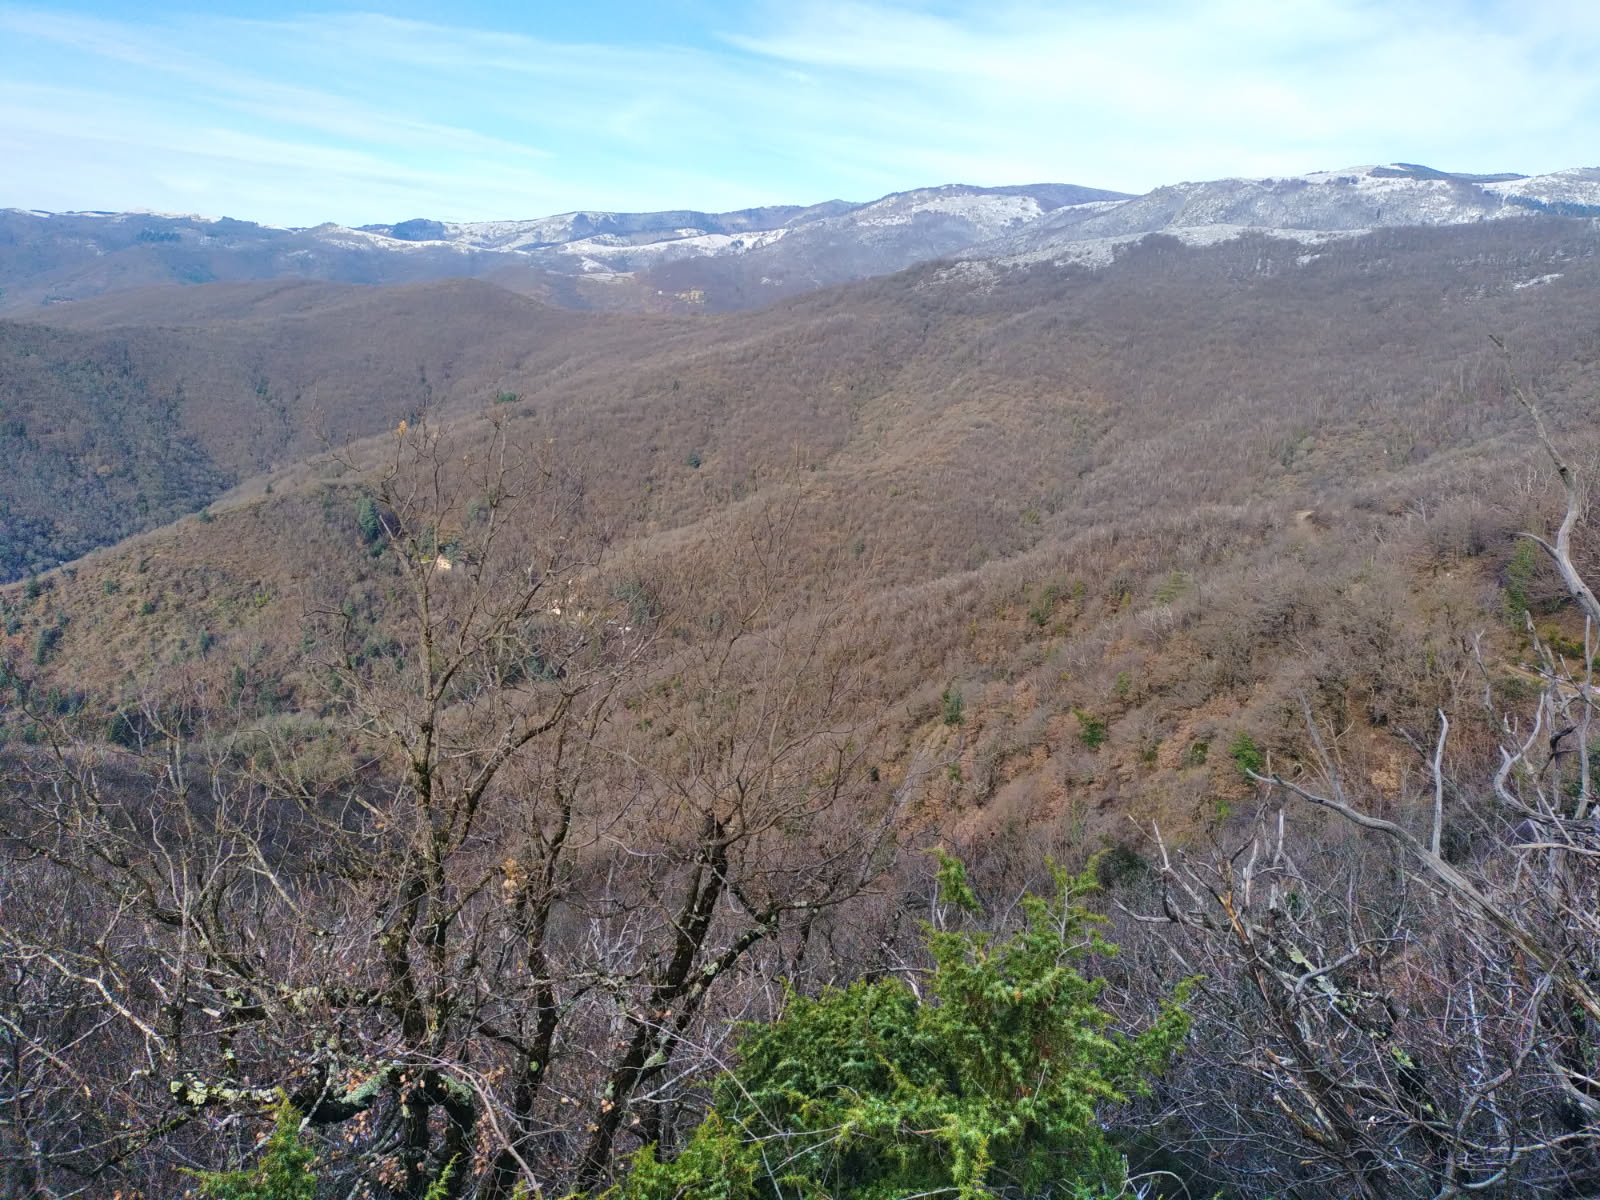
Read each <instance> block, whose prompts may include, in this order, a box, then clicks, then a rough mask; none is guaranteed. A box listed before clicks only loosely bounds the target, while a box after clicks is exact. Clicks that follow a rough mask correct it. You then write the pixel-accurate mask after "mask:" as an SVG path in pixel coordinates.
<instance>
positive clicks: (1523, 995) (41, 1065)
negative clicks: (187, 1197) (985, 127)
mask: <svg viewBox="0 0 1600 1200" xmlns="http://www.w3.org/2000/svg"><path fill="white" fill-rule="evenodd" d="M1115 253H1116V259H1115V262H1113V263H1112V265H1111V266H1109V267H1107V268H1105V269H1103V270H1089V269H1087V268H1083V267H1075V266H1071V265H1058V264H1054V263H1051V262H1035V263H1031V264H1030V263H1021V264H1019V263H1015V262H1013V263H1011V264H1009V265H1007V264H1004V263H1001V262H998V261H986V260H977V261H970V262H962V263H935V264H930V265H926V266H922V267H917V268H914V269H912V270H910V271H907V272H904V273H901V274H898V275H893V276H889V277H886V278H882V279H874V280H868V281H865V282H860V283H854V284H850V285H847V286H843V287H837V288H831V289H825V290H821V291H817V292H814V293H811V294H808V295H805V296H801V297H798V298H796V299H792V300H789V301H785V302H783V303H781V304H778V305H775V306H773V307H770V308H767V309H764V310H762V311H759V312H751V313H742V314H730V315H724V316H714V317H713V316H703V317H695V318H686V317H673V316H640V315H621V314H593V313H573V312H563V311H560V310H557V309H555V308H552V307H549V306H546V305H543V304H540V303H538V302H536V301H533V300H530V299H528V298H526V297H521V296H516V295H512V294H511V293H509V292H506V291H504V290H502V289H499V288H496V287H494V286H493V285H491V284H487V283H483V282H471V281H451V282H445V283H434V284H418V285H414V286H408V287H403V288H379V289H360V288H354V287H345V286H340V285H331V284H311V283H295V284H283V283H265V284H263V283H250V284H227V285H222V284H216V285H207V286H206V287H195V288H186V289H182V290H162V291H151V292H129V293H124V294H118V295H112V296H104V297H101V298H99V299H95V300H85V301H82V302H79V303H77V304H74V305H71V306H64V307H62V308H60V309H50V310H46V311H45V312H43V313H41V314H39V316H38V319H36V320H31V321H28V322H7V323H0V387H3V389H4V391H3V403H4V406H5V408H4V412H3V414H0V437H3V438H4V439H5V441H4V446H5V448H6V451H7V453H8V456H9V457H10V460H11V461H12V463H14V464H15V466H16V470H15V471H14V472H13V473H12V474H10V475H8V476H7V479H6V482H3V483H0V501H3V502H4V504H5V505H6V506H7V507H6V508H5V509H4V510H0V533H3V537H4V545H3V548H0V554H3V557H0V565H3V567H4V569H5V571H6V573H7V574H8V575H9V576H10V578H11V580H12V582H10V583H9V584H7V585H6V586H5V588H4V589H3V590H0V605H3V608H0V618H3V620H4V626H3V628H4V643H3V645H4V653H5V684H6V688H7V693H6V699H5V700H4V707H3V708H0V734H3V737H4V741H3V742H0V778H3V781H4V786H5V790H4V792H3V798H0V832H3V836H4V839H5V840H4V842H3V843H0V853H4V854H5V855H6V856H7V862H6V866H7V870H6V883H5V884H4V885H3V886H4V889H5V890H4V891H3V892H0V906H3V907H0V936H3V938H4V941H3V942H0V955H3V956H4V961H5V963H6V964H7V968H6V969H7V971H8V974H7V975H6V976H5V977H4V979H3V981H0V984H3V990H0V1021H3V1023H4V1029H5V1031H6V1032H5V1037H6V1039H8V1040H7V1041H6V1043H5V1045H6V1046H7V1047H8V1055H9V1057H7V1058H6V1060H5V1061H4V1062H3V1063H0V1072H3V1074H0V1081H3V1090H4V1094H5V1095H7V1096H10V1097H12V1099H11V1101H10V1103H11V1105H12V1107H11V1110H10V1113H11V1115H9V1116H8V1117H7V1118H6V1123H5V1124H3V1125H0V1172H4V1173H0V1180H3V1181H4V1182H5V1184H6V1186H7V1187H8V1188H9V1189H10V1192H8V1194H10V1193H11V1192H15V1193H16V1194H19V1195H29V1194H38V1195H49V1196H68V1195H74V1194H82V1195H110V1194H113V1193H115V1192H116V1191H117V1190H119V1189H120V1190H121V1191H122V1192H123V1194H124V1195H145V1196H151V1197H154V1196H165V1195H176V1194H181V1190H182V1188H184V1187H185V1186H190V1183H191V1177H188V1176H184V1175H183V1174H181V1171H182V1170H183V1169H187V1168H198V1169H204V1170H223V1169H233V1168H240V1167H247V1166H249V1165H250V1164H252V1163H254V1162H256V1161H257V1141H258V1138H259V1137H260V1136H261V1135H262V1134H264V1133H265V1131H266V1130H267V1129H268V1128H269V1127H270V1126H271V1123H272V1120H273V1115H272V1114H273V1111H274V1109H279V1110H281V1112H282V1113H283V1114H285V1115H284V1116H283V1121H284V1125H283V1132H282V1134H281V1136H280V1138H279V1139H278V1141H277V1142H274V1143H272V1144H273V1145H275V1146H278V1147H279V1148H280V1149H282V1148H284V1147H290V1146H291V1144H301V1143H303V1144H304V1145H305V1146H307V1147H309V1148H310V1149H311V1150H312V1152H314V1154H315V1163H314V1164H313V1165H312V1166H304V1165H302V1167H301V1168H297V1169H300V1170H302V1173H303V1174H304V1175H305V1176H306V1178H307V1179H309V1178H310V1176H313V1175H314V1176H316V1177H318V1178H319V1179H320V1180H321V1182H320V1183H319V1184H310V1183H308V1184H307V1186H308V1187H312V1188H313V1189H314V1190H313V1191H310V1192H305V1193H303V1194H305V1195H317V1196H320V1195H323V1194H326V1195H328V1196H334V1195H339V1196H345V1195H368V1196H373V1197H407V1198H410V1197H422V1196H424V1195H427V1196H430V1197H438V1196H443V1197H446V1198H448V1197H468V1196H471V1197H496V1198H504V1197H510V1196H512V1195H517V1194H525V1195H532V1194H542V1193H543V1194H551V1195H562V1194H566V1192H567V1191H568V1190H570V1189H573V1188H576V1189H579V1190H581V1191H583V1192H584V1193H586V1194H588V1195H591V1196H595V1197H598V1196H600V1195H603V1194H608V1193H606V1192H605V1189H606V1188H608V1187H611V1186H616V1187H618V1188H620V1189H622V1190H621V1191H620V1192H619V1193H616V1194H618V1195H623V1196H631V1197H638V1198H640V1200H644V1198H645V1197H656V1196H662V1197H665V1196H674V1195H677V1196H689V1195H727V1196H749V1197H754V1196H762V1197H769V1196H770V1197H774V1198H776V1197H778V1196H790V1195H818V1196H820V1195H836V1196H851V1197H856V1196H859V1197H863V1198H865V1197H868V1196H873V1197H876V1196H896V1197H899V1196H909V1195H912V1194H929V1193H939V1192H940V1191H941V1190H943V1191H944V1192H946V1193H948V1194H966V1195H972V1196H981V1195H996V1196H1007V1197H1011V1196H1016V1197H1022V1196H1046V1195H1073V1194H1093V1195H1118V1194H1123V1195H1126V1194H1134V1193H1137V1194H1141V1195H1147V1196H1158V1195H1161V1196H1168V1197H1178V1196H1184V1195H1213V1194H1216V1193H1218V1192H1220V1193H1221V1194H1223V1195H1225V1196H1228V1197H1237V1198H1240V1200H1243V1198H1245V1197H1261V1198H1265V1197H1269V1196H1276V1197H1280V1198H1281V1197H1285V1196H1295V1197H1305V1198H1307V1200H1309V1198H1311V1197H1321V1196H1337V1197H1347V1196H1348V1197H1361V1198H1366V1197H1379V1196H1384V1197H1387V1196H1407V1197H1409V1196H1419V1197H1420V1196H1428V1197H1435V1196H1447V1195H1467V1194H1478V1195H1492V1196H1504V1197H1510V1196H1519V1195H1530V1194H1541V1195H1564V1196H1572V1197H1577V1196H1582V1195H1589V1194H1592V1192H1593V1190H1594V1188H1595V1187H1596V1186H1600V1157H1597V1156H1600V1145H1597V1139H1596V1138H1595V1135H1594V1129H1595V1128H1596V1125H1595V1120H1594V1115H1595V1113H1596V1112H1600V1101H1597V1100H1596V1099H1595V1097H1594V1095H1593V1084H1592V1081H1591V1079H1590V1072H1589V1070H1588V1063H1589V1062H1590V1056H1591V1055H1592V1053H1593V1051H1594V1049H1595V1047H1596V1045H1597V1037H1600V1034H1597V1031H1596V1022H1597V1021H1600V1002H1597V1001H1596V984H1595V975H1594V971H1595V970H1596V969H1597V968H1596V965H1595V963H1594V944H1595V943H1594V940H1593V937H1592V932H1593V901H1594V899H1595V896H1596V890H1597V889H1596V888H1595V877H1594V875H1593V868H1592V862H1593V861H1594V853H1595V851H1594V847H1593V845H1592V837H1591V834H1590V833H1589V831H1588V824H1589V822H1588V818H1589V816H1590V812H1591V809H1592V801H1593V796H1594V785H1593V780H1592V779H1591V756H1592V745H1593V738H1591V735H1590V724H1589V720H1590V711H1591V707H1592V702H1591V701H1590V699H1589V692H1588V690H1587V682H1586V678H1587V673H1588V669H1589V668H1588V664H1589V662H1590V661H1591V660H1592V658H1593V656H1594V654H1595V647H1594V645H1593V644H1592V641H1593V637H1594V636H1595V635H1594V632H1593V629H1592V627H1588V626H1586V624H1585V620H1586V617H1600V614H1597V613H1594V612H1592V611H1590V609H1589V608H1586V607H1585V605H1591V606H1592V602H1593V597H1592V596H1589V597H1588V599H1587V600H1585V599H1584V594H1583V593H1582V592H1581V590H1575V587H1574V580H1575V579H1577V578H1579V577H1587V578H1588V579H1590V580H1591V581H1593V580H1595V579H1596V578H1597V577H1600V564H1597V562H1596V558H1597V547H1600V542H1597V541H1596V539H1595V538H1594V536H1593V534H1592V532H1591V531H1590V528H1589V526H1588V525H1587V523H1586V522H1584V521H1583V520H1582V519H1581V518H1582V516H1583V507H1582V500H1583V496H1582V493H1581V490H1573V491H1571V492H1569V490H1568V488H1567V487H1566V486H1564V485H1565V482H1566V481H1567V480H1570V479H1572V478H1577V479H1578V480H1579V481H1580V482H1581V481H1586V480H1592V479H1593V478H1594V477H1595V463H1596V457H1597V450H1600V440H1597V438H1596V435H1595V424H1594V413H1595V408H1594V396H1595V389H1596V387H1597V385H1600V327H1597V325H1596V323H1595V319H1594V314H1595V312H1596V311H1597V302H1600V254H1597V252H1596V243H1595V240H1594V232H1593V227H1592V225H1591V224H1590V223H1589V222H1588V221H1580V220H1561V219H1555V218H1538V219H1527V220H1518V221H1515V222H1501V223H1495V224H1485V225H1476V226H1470V227H1450V228H1437V229H1421V228H1408V229H1395V230H1385V231H1380V232H1377V233H1373V234H1369V235H1366V236H1363V237H1353V238H1350V239H1348V240H1343V241H1339V242H1335V243H1330V244H1328V245H1326V246H1323V247H1321V248H1318V249H1316V250H1310V249H1308V248H1307V247H1306V246H1304V245H1301V244H1299V243H1295V242H1289V241H1285V240H1281V239H1274V238H1270V237H1266V236H1248V237H1244V238H1241V239H1239V240H1236V241H1232V242H1228V243H1225V244H1221V245H1216V246H1209V247H1198V246H1187V245H1184V244H1182V243H1181V242H1179V241H1177V240H1176V239H1173V238H1168V237H1163V236H1160V235H1153V236H1150V237H1146V238H1144V239H1143V240H1142V241H1137V242H1131V243H1129V244H1127V245H1125V246H1122V247H1120V248H1119V249H1117V250H1116V252H1115ZM1535 409H1537V413H1538V415H1539V416H1540V417H1542V420H1543V421H1544V422H1545V428H1546V429H1547V431H1548V443H1547V444H1544V443H1541V440H1540V436H1539V434H1540V427H1539V425H1538V423H1537V421H1536V419H1535ZM1552 451H1554V453H1555V454H1556V455H1558V456H1559V457H1560V465H1562V466H1563V468H1565V470H1563V471H1557V470H1556V469H1555V468H1556V464H1555V462H1554V460H1553V459H1552V458H1551V452H1552ZM141 500H142V501H143V507H141V506H140V501H141ZM1569 502H1570V507H1569ZM185 513H186V514H187V515H183V514H185ZM1564 518H1566V519H1567V523H1566V524H1565V525H1563V520H1564ZM1558 529H1561V530H1563V531H1564V532H1563V534H1562V538H1561V539H1557V536H1556V531H1557V530H1558ZM1524 531H1528V532H1534V533H1538V534H1540V535H1541V536H1542V537H1544V538H1546V539H1547V540H1548V541H1549V542H1550V543H1551V552H1546V551H1545V550H1543V549H1541V548H1540V547H1539V546H1538V544H1537V543H1535V542H1533V541H1530V540H1528V539H1526V538H1520V537H1519V536H1518V535H1519V533H1522V532H1524ZM129 535H132V536H129ZM91 550H92V552H89V551H91ZM1558 550H1559V551H1560V552H1561V554H1563V555H1565V558H1564V559H1563V560H1562V561H1559V562H1558V561H1557V559H1558V558H1559V557H1560V555H1557V554H1555V553H1554V551H1558ZM69 560H70V561H69ZM57 563H62V564H63V565H61V566H59V567H56V566H55V564H57ZM46 568H53V569H46ZM1563 568H1564V569H1565V570H1566V572H1567V575H1568V578H1566V579H1563V577H1562V573H1561V571H1562V569H1563ZM1351 817H1354V818H1356V819H1354V820H1352V819H1349V818H1351ZM1363 822H1364V823H1365V824H1366V826H1367V828H1365V829H1363V828H1361V824H1362V823H1363ZM934 848H941V849H942V850H944V851H945V852H947V853H948V854H953V855H955V856H956V858H955V859H952V858H948V857H941V858H934V857H933V856H932V855H930V853H929V851H930V850H932V849H934ZM956 859H959V860H960V861H961V862H963V863H964V864H965V865H964V867H963V866H959V865H958V863H957V861H956ZM1052 862H1054V863H1056V864H1059V865H1060V866H1061V867H1062V868H1064V869H1065V873H1063V871H1061V870H1054V871H1053V870H1052V868H1051V866H1050V864H1051V863H1052ZM1085 869H1086V870H1087V874H1086V875H1085V876H1083V877H1082V878H1076V873H1077V872H1079V871H1083V870H1085ZM1091 882H1098V884H1099V885H1100V887H1101V890H1100V891H1099V892H1098V893H1095V894H1091V893H1090V891H1089V884H1090V883H1091ZM1030 889H1031V891H1032V893H1033V897H1034V898H1033V899H1029V900H1026V901H1023V900H1022V899H1020V898H1021V897H1022V896H1023V895H1024V894H1025V893H1027V892H1028V891H1029V890H1030ZM1090 910H1092V912H1091V911H1090ZM62 914H67V915H66V917H65V919H63V918H62ZM1102 918H1103V921H1102ZM1106 923H1109V928H1107V927H1106ZM1112 941H1114V942H1119V943H1121V945H1122V952H1121V953H1120V954H1113V952H1112V949H1111V947H1110V945H1109V942H1112ZM1197 977H1198V978H1197ZM1094 980H1099V981H1100V982H1099V983H1095V982H1093V981H1094ZM1186 981H1188V982H1186ZM1175 1004H1176V1005H1177V1007H1174V1005H1175ZM751 1022H753V1023H754V1024H749V1023H751ZM741 1023H744V1024H741ZM1016 1030H1024V1031H1027V1032H1026V1036H1024V1035H1023V1034H1022V1033H1017V1034H1016V1036H1014V1037H1013V1036H1011V1034H1012V1032H1014V1031H1016ZM820 1048H825V1049H820ZM808 1049H811V1050H814V1054H813V1056H812V1057H807V1052H808ZM834 1063H838V1064H843V1065H841V1066H840V1067H839V1069H838V1073H837V1074H834V1073H833V1071H832V1068H833V1064H834ZM983 1064H989V1065H990V1066H992V1068H993V1070H992V1073H986V1071H985V1069H984V1068H983ZM98 1078H108V1079H115V1080H117V1081H118V1086H117V1087H116V1088H115V1089H114V1090H106V1089H101V1088H86V1087H84V1081H85V1080H88V1079H98ZM952 1080H959V1081H960V1082H959V1084H958V1083H954V1082H952ZM285 1103H286V1105H287V1107H284V1105H285ZM302 1126H303V1128H302ZM647 1147H650V1148H651V1149H646V1148H647ZM769 1151H770V1152H769ZM780 1151H781V1154H780V1153H779V1152H780ZM1130 1177H1131V1178H1130ZM219 1178H220V1177H219ZM195 1186H198V1185H197V1184H196V1185H195ZM217 1186H222V1185H221V1184H218V1185H217ZM230 1186H243V1184H241V1183H239V1181H237V1180H235V1181H234V1184H233V1185H230ZM319 1188H320V1189H321V1190H315V1189H319ZM519 1188H522V1189H524V1190H523V1192H521V1193H519V1192H518V1190H517V1189H519ZM960 1188H966V1189H967V1190H966V1191H965V1192H964V1193H961V1192H958V1190H957V1189H960ZM1074 1188H1081V1189H1085V1190H1084V1191H1080V1192H1074V1191H1073V1190H1072V1189H1074ZM874 1189H876V1190H874ZM917 1189H922V1191H921V1192H920V1193H919V1192H918V1191H917ZM220 1194H224V1195H234V1194H245V1193H242V1192H236V1193H227V1192H223V1193H220Z"/></svg>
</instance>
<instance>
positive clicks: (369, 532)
mask: <svg viewBox="0 0 1600 1200" xmlns="http://www.w3.org/2000/svg"><path fill="white" fill-rule="evenodd" d="M356 526H357V528H359V529H360V530H361V540H362V541H364V542H365V543H366V544H367V545H369V546H375V545H377V544H378V542H379V541H380V540H382V538H383V517H382V515H381V514H380V513H379V512H378V506H377V504H376V503H374V502H373V499H372V497H371V496H363V497H361V499H360V500H359V501H358V502H357V504H356Z"/></svg>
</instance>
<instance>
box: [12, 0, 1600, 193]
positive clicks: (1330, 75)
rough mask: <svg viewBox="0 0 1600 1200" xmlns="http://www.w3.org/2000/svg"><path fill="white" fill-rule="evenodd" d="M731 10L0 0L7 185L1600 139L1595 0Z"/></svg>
mask: <svg viewBox="0 0 1600 1200" xmlns="http://www.w3.org/2000/svg"><path fill="white" fill-rule="evenodd" d="M91 2H92V0H80V3H84V4H88V3H91ZM598 20H599V18H598V17H597V26H596V28H597V30H598V28H599V26H598ZM708 22H709V23H706V24H703V25H702V26H700V27H695V28H687V27H686V28H684V29H683V30H682V35H681V36H676V37H675V38H674V40H673V41H671V42H665V41H659V40H656V41H639V42H630V41H627V40H625V39H619V38H615V37H611V38H606V37H601V36H598V34H597V36H595V37H592V38H586V37H574V36H570V35H569V36H564V37H561V38H557V37H554V36H548V35H547V36H539V35H537V34H535V33H533V32H529V31H526V30H522V29H483V28H468V27H463V26H460V25H453V24H449V23H445V22H425V21H418V20H415V19H400V18H396V17H392V16H385V15H380V14H375V13H360V12H356V13H349V12H347V13H331V14H320V15H289V16H285V17H283V18H282V19H276V20H244V19H235V18H229V17H219V16H195V15H182V14H178V13H165V12H163V11H161V10H159V9H156V10H152V15H151V16H150V17H148V18H147V19H145V20H142V21H140V22H139V23H137V24H133V23H129V22H127V21H125V20H114V19H109V18H105V17H97V16H91V15H86V14H85V13H82V12H79V13H73V12H65V11H61V9H60V8H52V9H51V10H40V9H32V8H23V7H4V6H0V153H3V154H4V156H5V159H6V161H7V170H6V172H5V173H4V175H3V176H0V203H12V204H23V205H29V206H42V207H77V206H82V207H97V208H112V207H135V206H139V207H153V208H162V209H182V210H203V211H212V212H221V211H226V212H229V213H231V214H233V215H239V216H247V217H256V218H260V219H265V220H275V221H279V222H284V223H310V222H314V221H319V220H325V219H335V220H342V221H349V222H359V221H370V220H382V219H397V218H399V217H404V216H411V215H418V214H426V215H432V216H441V217H447V218H456V219H465V218H472V217H487V216H531V215H536V214H540V213H544V212H550V211H559V210H562V209H568V208H574V207H595V208H598V207H616V208H646V207H687V206H697V207H733V206H739V205H744V204H753V203H770V202H774V201H779V200H788V201H808V200H816V199H822V198H825V197H827V196H833V195H843V196H847V197H853V198H868V197H870V196H872V195H876V194H879V193H881V192H884V191H889V190H894V189H897V188H903V187H912V186H917V185H921V184H927V183H936V182H944V181H948V180H955V179H960V180H965V181H970V182H977V183H1002V182H1020V181H1033V180H1040V179H1046V178H1049V179H1058V180H1065V181H1070V182H1080V183H1088V184H1097V185H1100V186H1106V187H1121V188H1126V189H1129V190H1136V189H1141V188H1145V187H1150V186H1154V185H1156V184H1158V183H1162V182H1167V181H1171V180H1174V179H1179V178H1205V177H1211V176H1216V175H1220V174H1283V173H1288V172H1292V171H1302V170H1308V169H1314V168H1318V167H1322V168H1331V167H1338V166H1344V165H1350V164H1353V163H1356V162H1363V161H1373V160H1376V159H1388V158H1405V159H1409V160H1414V161H1427V162H1434V163H1436V164H1437V165H1440V166H1445V167H1454V168H1457V169H1467V170H1474V169H1482V170H1489V169H1518V170H1524V171H1538V170H1549V169H1554V168H1557V167H1560V166H1568V165H1577V164H1580V163H1583V162H1585V161H1589V160H1595V159H1600V154H1597V153H1596V152H1595V144H1594V142H1593V141H1592V140H1591V138H1592V130H1593V129H1595V128H1597V127H1600V73H1597V72H1595V71H1594V70H1593V68H1592V65H1591V64H1592V62H1593V61H1594V60H1595V58H1596V57H1597V54H1600V6H1596V5H1594V4H1592V3H1590V2H1588V0H1585V2H1581V3H1580V2H1579V0H1524V3H1522V4H1521V5H1519V6H1517V7H1516V8H1515V9H1513V8H1512V7H1511V6H1510V5H1509V4H1503V3H1501V2H1500V0H1391V2H1389V3H1375V2H1373V0H1296V2H1295V3H1293V4H1284V3H1282V2H1281V0H1272V2H1269V0H1122V2H1120V3H1118V2H1115V0H1083V2H1081V3H1074V4H1070V5H1068V4H1062V3H1059V2H1058V0H1001V2H999V3H989V4H982V5H980V4H976V3H973V4H968V3H956V2H954V0H940V2H934V0H928V2H927V3H923V4H893V3H875V2H867V0H788V2H786V3H777V2H776V0H773V2H772V3H770V4H769V5H766V6H758V7H755V8H752V7H751V6H749V5H737V6H735V5H731V4H730V5H729V6H728V7H727V8H726V9H725V10H723V12H722V15H721V17H720V18H711V19H708ZM68 79H70V80H84V81H87V82H85V83H83V84H81V85H80V84H72V85H69V84H63V83H62V82H60V81H62V80H68Z"/></svg>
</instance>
